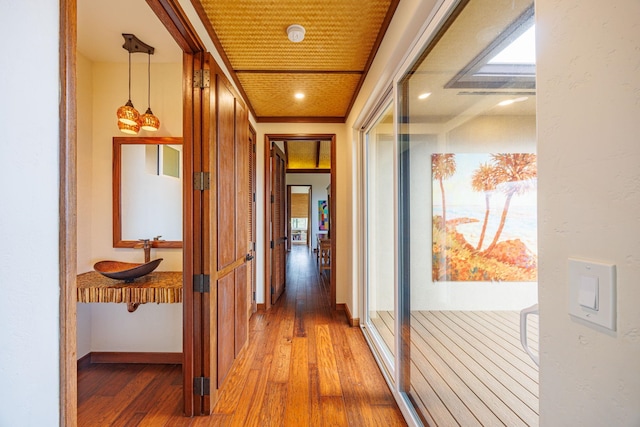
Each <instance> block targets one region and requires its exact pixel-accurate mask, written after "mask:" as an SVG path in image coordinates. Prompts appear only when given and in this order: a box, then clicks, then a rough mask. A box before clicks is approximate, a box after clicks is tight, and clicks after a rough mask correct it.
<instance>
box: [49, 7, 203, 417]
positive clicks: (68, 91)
mask: <svg viewBox="0 0 640 427" xmlns="http://www.w3.org/2000/svg"><path fill="white" fill-rule="evenodd" d="M147 3H148V4H149V6H150V7H151V9H152V10H153V11H154V12H155V14H156V15H157V16H158V18H159V19H160V21H161V22H162V23H163V24H164V25H165V27H167V29H168V31H169V33H171V35H172V36H173V38H174V39H175V40H176V42H177V43H178V45H179V46H180V47H181V48H182V49H183V52H184V53H185V55H184V57H183V58H184V61H183V139H184V146H185V147H189V148H185V150H186V153H185V156H184V158H185V159H186V156H187V153H188V152H189V151H188V150H189V149H191V144H192V137H193V134H192V126H193V111H192V109H191V108H190V107H189V106H190V105H192V104H191V102H192V95H190V93H191V89H190V88H191V87H192V76H193V71H192V70H193V69H192V68H189V67H188V64H189V63H191V64H192V61H193V56H192V55H193V54H196V53H198V52H201V51H204V50H205V47H204V44H203V43H202V41H201V40H200V39H199V38H198V37H197V33H196V31H195V30H194V28H193V26H192V25H191V23H190V22H189V20H188V18H187V17H186V14H185V13H184V11H183V10H182V8H180V6H179V4H178V3H177V1H176V0H147ZM59 4H60V6H59V10H60V19H59V26H60V27H59V36H60V55H59V71H60V85H61V91H60V93H61V95H60V96H61V99H60V111H59V117H60V123H59V129H60V131H59V139H60V186H59V188H60V196H59V217H60V229H59V238H58V241H59V256H60V274H59V282H60V307H59V312H60V324H59V328H60V344H59V346H60V417H59V420H60V425H64V426H69V427H75V426H77V422H78V420H77V418H78V416H77V415H78V414H77V412H78V410H77V402H78V389H77V386H78V383H77V360H76V359H77V341H76V323H77V313H76V300H77V297H76V276H77V259H76V257H77V238H76V236H77V223H76V218H75V213H76V210H77V193H76V185H77V171H76V152H77V110H76V105H77V101H76V99H77V79H76V59H77V54H76V46H77V22H78V16H77V1H76V0H60V3H59ZM190 70H191V71H190ZM187 88H189V89H188V90H187ZM188 163H189V162H188V161H186V160H185V172H188V171H187V168H186V166H187V164H188ZM185 181H190V180H185ZM184 205H185V211H184V212H185V213H186V212H187V211H188V210H191V213H192V209H193V205H192V203H191V202H189V201H188V198H185V200H184ZM191 213H190V214H189V215H191ZM185 218H191V216H185ZM192 227H193V224H189V223H188V220H185V223H184V226H183V231H184V236H183V241H184V242H185V244H186V243H187V242H186V241H185V240H187V239H188V236H189V232H192V230H193V228H192ZM183 250H184V252H183V254H185V255H184V265H185V266H187V265H190V263H191V262H192V260H191V258H190V256H189V255H188V252H189V251H187V250H186V249H184V248H183ZM184 277H185V278H188V277H189V271H188V268H186V269H185V270H184ZM191 277H193V276H192V275H191ZM184 289H185V290H186V291H183V309H184V307H186V304H187V303H188V301H190V298H192V297H193V289H192V287H191V289H190V290H189V286H188V285H186V281H185V286H184ZM184 311H186V312H188V311H189V310H184ZM187 314H188V313H185V314H184V320H185V323H183V332H184V333H183V335H186V336H187V337H186V338H185V339H184V340H187V339H188V336H189V325H193V316H191V317H190V318H187V317H188V316H187ZM191 314H193V313H191ZM191 336H192V330H191ZM183 353H184V356H183V369H184V372H185V374H184V377H185V378H187V375H190V374H189V373H188V366H189V364H185V363H184V360H185V359H186V358H188V357H190V355H192V353H191V352H190V347H189V345H187V346H185V348H183ZM190 378H193V375H191V376H190ZM190 381H191V379H189V384H187V381H185V387H187V388H185V389H186V390H191V385H190ZM187 394H191V393H185V395H187ZM185 402H186V400H185ZM186 403H187V404H186V405H185V414H186V415H190V414H189V412H190V411H189V404H188V402H186ZM191 406H192V404H191ZM191 410H192V409H191ZM191 415H193V414H192V413H191Z"/></svg>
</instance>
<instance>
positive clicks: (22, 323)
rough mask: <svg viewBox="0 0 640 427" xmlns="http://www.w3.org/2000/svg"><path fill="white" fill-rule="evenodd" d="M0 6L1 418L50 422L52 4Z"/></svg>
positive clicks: (54, 305)
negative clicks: (0, 59) (0, 131)
mask: <svg viewBox="0 0 640 427" xmlns="http://www.w3.org/2000/svg"><path fill="white" fill-rule="evenodd" d="M0 10H2V13H0V49H1V51H2V53H3V55H4V61H3V65H2V66H1V67H0V93H1V94H2V100H3V102H2V103H1V104H0V128H2V142H1V143H0V147H1V152H0V237H1V238H2V245H1V246H0V289H1V292H2V298H0V325H1V327H0V425H1V426H45V425H46V426H53V425H57V424H58V420H59V416H60V410H59V406H58V403H59V399H60V394H59V389H60V368H59V363H60V354H59V338H60V333H59V298H60V292H59V286H60V284H59V283H60V281H59V255H58V221H59V215H58V194H59V191H58V185H59V181H60V174H59V136H58V135H59V133H58V132H59V126H58V124H59V116H58V102H59V88H60V85H59V71H58V70H59V68H58V62H59V61H58V55H59V49H58V42H59V30H58V22H59V19H58V16H59V14H58V2H57V1H45V0H34V1H30V2H13V1H4V0H3V1H0ZM34 11H37V13H34Z"/></svg>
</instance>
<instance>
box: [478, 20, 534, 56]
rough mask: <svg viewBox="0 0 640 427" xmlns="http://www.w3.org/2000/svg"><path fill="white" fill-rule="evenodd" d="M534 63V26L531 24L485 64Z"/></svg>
mask: <svg viewBox="0 0 640 427" xmlns="http://www.w3.org/2000/svg"><path fill="white" fill-rule="evenodd" d="M535 63H536V26H535V25H532V26H531V28H529V29H528V30H527V31H525V32H524V33H522V35H520V37H518V38H517V39H515V40H514V41H513V42H512V43H510V44H509V45H508V46H507V47H505V48H504V49H502V50H501V51H500V53H498V54H497V55H496V56H494V57H493V58H491V59H490V60H489V61H488V62H487V64H535Z"/></svg>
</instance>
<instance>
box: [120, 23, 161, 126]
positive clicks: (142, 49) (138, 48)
mask: <svg viewBox="0 0 640 427" xmlns="http://www.w3.org/2000/svg"><path fill="white" fill-rule="evenodd" d="M122 37H124V44H123V45H122V47H123V48H124V49H125V50H126V51H127V52H129V99H128V100H127V103H126V104H125V105H123V106H122V107H120V108H118V111H117V113H116V115H117V116H118V129H120V131H121V132H123V133H126V134H129V135H135V134H137V133H138V132H140V128H142V129H144V130H148V131H156V130H158V128H159V127H160V120H159V119H158V118H157V117H156V116H154V115H153V112H152V111H151V55H153V52H154V50H155V49H154V48H153V46H149V45H148V44H146V43H144V42H142V41H141V40H140V39H139V38H137V37H136V36H135V35H133V34H122ZM132 53H146V54H147V55H148V56H149V60H148V64H147V75H148V78H149V80H148V86H147V90H148V91H147V101H148V102H149V104H148V105H149V106H148V108H147V111H146V112H145V113H144V114H143V115H142V116H140V113H139V112H138V110H136V109H135V108H134V106H133V103H132V102H131V54H132Z"/></svg>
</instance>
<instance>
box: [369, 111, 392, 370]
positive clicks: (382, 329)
mask: <svg viewBox="0 0 640 427" xmlns="http://www.w3.org/2000/svg"><path fill="white" fill-rule="evenodd" d="M393 151H394V143H393V105H392V104H389V105H388V106H387V108H386V109H385V110H384V112H383V113H382V114H381V115H380V117H379V118H378V120H377V122H376V123H375V124H374V125H373V127H372V128H371V129H370V130H369V131H368V132H367V134H366V185H367V193H366V194H367V202H366V203H367V204H366V215H367V220H366V224H367V225H366V237H367V260H366V265H367V267H366V269H367V270H366V271H367V319H366V322H367V326H368V327H369V328H370V329H371V331H372V333H373V334H374V335H375V338H377V340H376V341H377V344H378V346H379V347H380V350H381V353H382V354H383V355H384V356H385V357H386V359H385V360H386V362H387V369H388V370H390V371H393V362H392V361H393V357H394V354H395V338H394V337H395V326H394V324H395V318H396V314H395V298H394V233H393V230H394V223H393V218H394V215H393V205H394V202H393V195H394V188H393V159H394V155H393Z"/></svg>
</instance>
